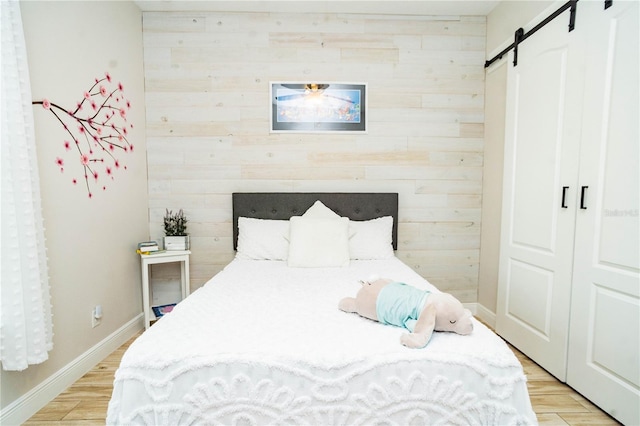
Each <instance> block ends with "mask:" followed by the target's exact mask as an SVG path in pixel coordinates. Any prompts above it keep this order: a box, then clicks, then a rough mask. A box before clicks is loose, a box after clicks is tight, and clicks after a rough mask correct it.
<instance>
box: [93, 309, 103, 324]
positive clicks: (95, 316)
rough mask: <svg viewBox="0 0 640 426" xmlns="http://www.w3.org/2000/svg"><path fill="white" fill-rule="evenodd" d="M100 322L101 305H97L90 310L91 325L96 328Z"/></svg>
mask: <svg viewBox="0 0 640 426" xmlns="http://www.w3.org/2000/svg"><path fill="white" fill-rule="evenodd" d="M100 323H102V306H100V305H98V306H96V307H95V308H93V310H92V311H91V327H92V328H96V327H97V326H99V325H100Z"/></svg>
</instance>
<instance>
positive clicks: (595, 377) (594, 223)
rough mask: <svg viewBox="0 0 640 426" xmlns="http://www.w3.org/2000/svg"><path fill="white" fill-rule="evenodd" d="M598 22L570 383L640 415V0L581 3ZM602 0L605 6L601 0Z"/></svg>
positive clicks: (592, 36)
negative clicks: (639, 41) (637, 0)
mask: <svg viewBox="0 0 640 426" xmlns="http://www.w3.org/2000/svg"><path fill="white" fill-rule="evenodd" d="M580 6H581V9H580V15H579V18H580V20H581V21H584V20H588V22H589V28H590V30H589V51H590V54H589V57H588V59H587V66H586V70H587V75H586V78H587V81H588V82H589V84H587V85H586V86H585V95H584V102H583V105H584V115H583V117H584V119H583V127H582V129H583V130H582V145H581V150H582V155H581V157H582V158H581V163H580V183H579V185H580V188H582V187H583V186H584V187H585V190H584V192H585V194H584V195H585V199H584V200H583V203H582V204H583V205H582V207H583V208H580V209H578V212H577V216H576V245H575V263H574V264H575V268H574V274H573V281H574V282H573V293H572V299H571V301H572V303H571V326H570V339H569V365H568V371H567V383H569V384H570V385H571V386H572V387H574V388H575V389H576V390H577V391H579V392H580V393H582V394H583V395H584V396H586V397H587V398H589V399H590V400H592V401H593V402H595V403H596V404H597V405H599V406H600V407H602V409H603V410H605V411H607V412H609V413H610V414H611V415H612V416H614V417H616V418H617V419H618V420H620V421H621V422H622V423H624V424H628V425H632V424H633V425H637V424H640V392H639V390H638V389H639V388H640V360H639V359H638V353H639V352H640V299H639V297H640V279H639V271H640V264H639V263H640V250H639V243H638V240H639V239H640V228H639V225H638V223H639V217H638V210H639V209H640V206H639V204H640V203H639V200H638V198H639V194H640V188H639V185H638V180H639V179H640V168H639V166H638V163H639V156H640V151H639V149H638V146H639V145H640V142H639V141H640V132H639V130H638V117H639V116H640V109H639V107H638V105H640V99H639V93H640V86H639V83H638V80H639V79H640V66H639V63H638V61H639V59H638V56H639V54H638V40H639V39H640V38H639V35H638V33H639V29H638V28H639V24H638V16H639V10H638V9H639V7H638V2H622V1H614V2H613V5H612V6H611V7H610V8H609V9H607V10H603V8H602V7H601V3H600V2H598V4H594V5H592V4H591V3H586V2H585V4H581V5H580ZM598 6H599V7H598Z"/></svg>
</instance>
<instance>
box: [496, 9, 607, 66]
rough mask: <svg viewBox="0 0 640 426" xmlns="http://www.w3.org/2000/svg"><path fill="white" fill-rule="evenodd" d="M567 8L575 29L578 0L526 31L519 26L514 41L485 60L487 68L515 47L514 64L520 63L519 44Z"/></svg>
mask: <svg viewBox="0 0 640 426" xmlns="http://www.w3.org/2000/svg"><path fill="white" fill-rule="evenodd" d="M609 1H612V0H609ZM605 3H606V2H605ZM605 7H606V6H605ZM567 9H570V12H569V31H573V29H574V28H575V26H576V11H577V9H578V0H571V1H568V2H566V3H565V4H563V5H562V6H560V7H559V8H558V10H556V11H555V12H553V13H552V14H551V15H549V16H547V17H546V18H545V19H544V20H543V21H542V22H540V23H539V24H538V25H536V26H535V27H533V28H532V29H531V30H529V31H527V32H526V33H525V32H524V30H523V29H522V28H518V30H517V31H516V32H515V35H514V40H513V43H511V44H510V45H509V46H508V47H507V48H505V49H504V50H503V51H502V52H500V53H498V54H497V55H496V56H494V57H493V58H491V59H489V60H488V61H485V63H484V67H485V68H487V67H489V66H490V65H491V64H493V63H494V62H495V61H498V60H500V59H502V57H503V56H504V55H506V54H507V52H509V51H510V50H511V49H513V66H516V65H518V45H519V44H520V43H522V42H523V41H525V40H526V39H528V38H529V37H530V36H532V35H533V34H535V32H536V31H538V30H539V29H540V28H542V27H544V26H545V25H547V24H548V23H549V22H551V21H553V20H554V19H555V18H557V17H558V15H560V14H561V13H562V12H564V11H565V10H567Z"/></svg>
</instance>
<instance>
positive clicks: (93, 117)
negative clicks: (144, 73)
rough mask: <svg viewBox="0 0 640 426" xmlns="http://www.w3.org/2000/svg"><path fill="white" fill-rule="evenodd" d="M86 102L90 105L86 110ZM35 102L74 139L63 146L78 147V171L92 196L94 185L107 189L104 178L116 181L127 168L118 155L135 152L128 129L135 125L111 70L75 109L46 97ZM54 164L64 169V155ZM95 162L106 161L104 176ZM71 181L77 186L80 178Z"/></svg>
mask: <svg viewBox="0 0 640 426" xmlns="http://www.w3.org/2000/svg"><path fill="white" fill-rule="evenodd" d="M85 103H87V104H88V105H89V106H90V107H91V108H85V109H84V110H83V106H84V105H85ZM32 104H33V105H41V106H42V108H43V109H44V110H45V111H47V112H49V113H51V114H52V115H53V117H54V118H55V119H56V120H57V121H58V122H59V123H60V125H61V126H62V129H63V130H64V131H65V132H66V133H67V135H68V137H70V138H71V140H72V141H73V143H71V140H64V141H63V145H64V149H65V151H71V150H73V149H74V148H75V150H76V152H77V153H78V154H77V155H79V156H80V162H79V166H80V167H82V169H80V171H79V173H80V176H82V178H83V179H84V181H85V186H86V190H87V194H88V196H89V198H93V192H92V186H93V185H100V187H102V189H103V190H105V189H106V185H105V184H104V183H103V182H102V181H103V180H104V179H107V177H108V178H110V179H111V180H114V171H115V170H127V166H126V165H123V164H122V162H121V160H120V159H119V158H118V154H120V153H122V154H128V153H129V152H131V151H133V146H132V145H131V143H130V142H129V140H128V137H129V128H133V125H132V124H131V123H128V122H127V110H129V109H130V108H131V103H130V102H129V100H128V99H126V98H125V96H124V86H123V85H122V83H120V82H119V83H117V84H115V83H113V81H112V77H111V75H110V74H109V73H108V72H106V73H105V76H104V77H103V78H96V79H95V83H94V84H93V85H92V86H91V87H90V88H89V90H87V91H84V92H83V93H82V96H81V98H80V101H78V102H76V104H75V109H73V110H70V109H65V108H63V107H61V106H60V105H58V104H56V103H54V102H51V101H49V99H46V98H45V99H43V100H41V101H33V102H32ZM85 111H86V112H85ZM74 129H75V130H74ZM76 158H77V157H76ZM55 163H56V165H57V166H58V167H59V168H60V171H61V172H64V163H65V160H64V158H63V157H56V159H55ZM96 163H106V168H105V171H106V173H105V175H104V177H103V175H101V174H99V173H98V172H97V170H95V169H94V167H95V165H96ZM73 164H78V163H75V162H74V161H72V162H71V166H69V167H70V169H71V168H73ZM74 174H75V173H74ZM90 178H93V179H90ZM72 183H73V184H74V185H76V184H77V183H78V179H77V178H75V177H73V178H72Z"/></svg>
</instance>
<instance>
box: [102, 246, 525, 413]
mask: <svg viewBox="0 0 640 426" xmlns="http://www.w3.org/2000/svg"><path fill="white" fill-rule="evenodd" d="M373 273H375V274H378V275H380V276H383V277H389V278H393V279H395V280H398V281H403V282H406V283H409V284H412V285H415V286H417V287H420V288H430V289H431V290H435V288H434V287H433V286H431V285H430V284H429V283H427V282H426V281H425V280H424V279H423V278H421V277H420V276H419V275H418V274H416V273H415V272H414V271H412V270H411V269H410V268H409V267H407V266H406V265H404V264H403V263H402V262H401V261H400V260H398V259H395V258H394V259H390V260H384V261H352V262H351V266H350V267H349V268H323V269H315V268H314V269H305V268H288V267H287V265H286V262H276V261H252V260H240V259H236V260H234V261H233V262H231V263H230V264H229V265H228V266H227V267H226V268H225V269H224V270H223V271H222V272H220V273H219V274H218V275H216V276H215V277H214V278H212V279H211V280H210V281H209V282H208V283H207V284H206V285H205V286H203V287H202V288H201V289H199V290H197V291H195V292H194V293H193V294H192V295H191V296H190V297H188V298H187V299H185V300H184V301H183V302H181V303H180V304H178V305H177V306H176V308H175V309H174V311H173V312H172V313H170V314H168V315H166V316H165V317H163V318H162V319H161V320H160V321H158V322H157V323H156V324H155V325H153V326H152V327H151V328H150V329H149V330H148V331H146V332H145V333H144V334H143V335H142V336H140V337H139V338H138V339H137V340H136V341H135V342H134V343H133V344H132V345H131V347H130V348H129V349H128V350H127V352H126V353H125V355H124V357H123V359H122V363H121V365H120V368H119V369H118V371H117V373H116V379H115V382H114V391H113V396H112V399H111V402H110V403H109V410H108V417H107V424H147V425H161V424H167V425H190V424H212V425H217V424H221V425H222V424H224V425H229V424H294V425H303V424H310V425H330V424H377V423H384V424H398V425H408V424H426V425H434V424H460V425H470V424H494V425H509V424H535V423H536V417H535V414H534V413H533V411H532V409H531V404H530V401H529V395H528V392H527V388H526V379H525V376H524V374H523V371H522V367H521V365H520V364H519V362H518V360H517V359H516V357H515V356H514V355H513V353H512V352H511V351H510V349H509V348H508V347H507V346H506V344H505V343H504V342H503V341H502V340H501V339H500V338H499V337H498V336H496V335H495V334H494V333H492V332H491V331H490V330H488V329H487V328H486V327H485V326H483V325H482V324H480V323H479V322H477V321H474V331H473V333H472V334H471V335H469V336H460V335H456V334H453V333H438V332H436V333H434V335H433V337H432V339H431V341H430V342H429V344H428V345H427V346H426V347H425V348H423V349H408V348H405V347H403V346H402V345H401V344H400V336H401V335H402V333H405V332H406V330H403V329H401V328H397V327H393V326H385V325H382V324H380V323H377V322H374V321H370V320H367V319H364V318H362V317H359V316H358V315H356V314H347V313H345V312H342V311H340V310H338V308H337V306H338V302H339V300H340V299H341V298H343V297H345V296H355V294H356V292H357V291H358V289H359V287H360V284H358V282H357V280H359V279H366V278H367V277H368V276H369V275H371V274H373ZM435 291H437V290H435Z"/></svg>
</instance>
